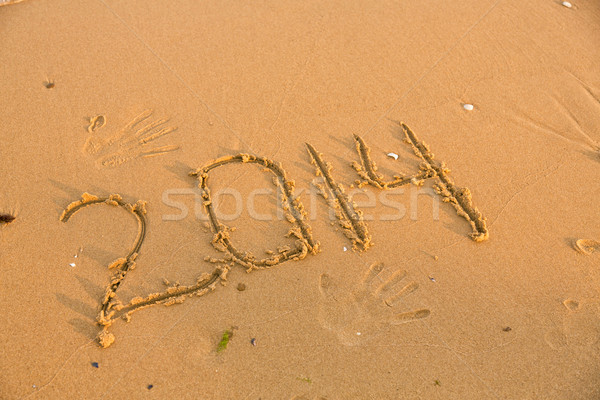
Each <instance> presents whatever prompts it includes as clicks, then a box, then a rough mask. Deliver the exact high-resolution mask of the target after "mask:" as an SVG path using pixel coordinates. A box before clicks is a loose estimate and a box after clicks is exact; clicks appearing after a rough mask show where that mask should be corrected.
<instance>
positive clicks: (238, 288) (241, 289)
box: [237, 283, 246, 292]
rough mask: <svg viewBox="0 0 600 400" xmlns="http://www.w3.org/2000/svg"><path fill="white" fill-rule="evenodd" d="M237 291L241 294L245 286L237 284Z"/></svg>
mask: <svg viewBox="0 0 600 400" xmlns="http://www.w3.org/2000/svg"><path fill="white" fill-rule="evenodd" d="M237 290H238V291H240V292H243V291H244V290H246V285H245V284H243V283H238V285H237Z"/></svg>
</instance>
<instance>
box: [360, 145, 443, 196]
mask: <svg viewBox="0 0 600 400" xmlns="http://www.w3.org/2000/svg"><path fill="white" fill-rule="evenodd" d="M354 141H355V142H356V151H357V153H358V157H359V158H360V164H358V163H357V162H353V163H352V168H354V170H355V171H356V172H357V173H358V176H360V177H361V178H362V179H364V181H357V182H356V183H357V185H358V187H362V186H364V185H372V186H375V187H376V188H379V189H393V188H396V187H399V186H402V185H406V184H409V183H413V184H415V185H420V184H421V183H422V182H423V180H424V179H427V178H431V177H432V176H433V174H432V173H431V172H430V171H420V172H419V173H417V174H415V175H413V176H404V175H403V174H400V175H394V180H393V181H390V182H384V181H383V176H382V175H381V174H380V173H379V172H377V165H376V164H375V161H373V159H372V158H371V149H369V146H367V144H366V143H365V141H364V140H363V138H361V137H360V136H358V135H354Z"/></svg>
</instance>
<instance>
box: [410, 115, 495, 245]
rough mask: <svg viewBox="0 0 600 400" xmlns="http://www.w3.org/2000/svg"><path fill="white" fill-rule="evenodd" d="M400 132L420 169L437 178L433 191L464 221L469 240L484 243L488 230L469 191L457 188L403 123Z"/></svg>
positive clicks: (426, 148) (444, 170) (429, 152)
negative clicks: (417, 158) (471, 230)
mask: <svg viewBox="0 0 600 400" xmlns="http://www.w3.org/2000/svg"><path fill="white" fill-rule="evenodd" d="M400 126H401V127H402V130H403V131H404V134H405V136H406V141H407V142H408V144H410V145H411V147H412V149H413V151H414V153H415V155H416V156H417V157H419V158H420V159H421V160H423V164H422V165H421V169H422V170H423V171H425V172H428V173H430V174H431V176H433V177H435V178H437V180H438V184H437V185H436V186H435V191H436V192H437V193H438V194H439V195H440V196H442V199H443V201H444V202H446V203H450V204H452V205H453V206H454V208H455V209H456V212H457V214H458V215H459V216H461V217H463V218H464V219H466V220H467V221H468V222H469V224H470V225H471V228H472V229H473V233H471V238H472V239H473V240H474V241H476V242H481V241H484V240H486V239H487V238H488V236H489V234H488V229H487V224H486V220H485V218H484V217H483V216H482V215H481V212H479V210H478V209H477V208H476V207H474V206H473V199H472V197H471V191H470V190H469V189H468V188H466V187H463V188H461V187H458V186H456V185H455V184H454V181H453V180H452V179H451V178H450V176H449V175H448V174H449V173H450V170H449V169H448V168H447V167H446V166H445V165H444V163H439V162H437V161H436V160H435V159H434V156H433V154H432V153H431V151H430V150H429V147H428V146H427V145H426V144H425V142H423V141H420V140H419V139H418V138H417V136H416V135H415V134H414V132H413V131H412V130H411V129H410V128H409V127H408V126H406V124H404V123H400Z"/></svg>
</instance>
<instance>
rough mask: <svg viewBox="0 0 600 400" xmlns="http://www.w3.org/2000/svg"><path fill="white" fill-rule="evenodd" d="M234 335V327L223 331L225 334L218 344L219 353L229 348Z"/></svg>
mask: <svg viewBox="0 0 600 400" xmlns="http://www.w3.org/2000/svg"><path fill="white" fill-rule="evenodd" d="M232 336H233V329H227V330H226V331H225V332H223V336H222V337H221V341H220V342H219V344H218V345H217V353H221V352H223V351H225V350H226V349H227V345H228V344H229V341H230V340H231V337H232Z"/></svg>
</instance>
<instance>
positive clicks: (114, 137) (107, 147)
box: [83, 110, 179, 167]
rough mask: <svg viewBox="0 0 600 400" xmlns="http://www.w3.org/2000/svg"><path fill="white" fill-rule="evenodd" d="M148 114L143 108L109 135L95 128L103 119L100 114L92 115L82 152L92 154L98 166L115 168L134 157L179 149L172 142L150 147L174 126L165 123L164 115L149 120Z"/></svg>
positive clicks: (166, 120)
mask: <svg viewBox="0 0 600 400" xmlns="http://www.w3.org/2000/svg"><path fill="white" fill-rule="evenodd" d="M152 113H153V111H152V110H145V111H144V112H142V113H141V114H139V115H138V116H136V117H135V118H134V119H133V120H131V122H129V123H128V124H127V125H125V126H124V127H123V128H122V129H120V130H119V131H117V132H114V133H113V134H106V133H104V132H105V130H104V129H103V130H100V129H99V128H101V127H102V126H103V125H104V123H105V121H106V120H105V117H104V116H102V115H99V116H96V117H94V118H92V119H91V120H90V126H89V127H88V132H89V133H90V134H91V136H89V137H88V139H87V140H86V142H85V145H84V147H83V149H84V151H85V152H86V153H88V154H90V155H92V156H94V157H95V159H96V162H97V163H98V165H100V166H102V167H118V166H119V165H121V164H124V163H126V162H129V161H131V160H134V159H136V158H140V157H154V156H159V155H162V154H166V153H170V152H172V151H175V150H177V149H179V146H175V145H164V146H156V147H151V146H152V145H153V144H154V141H155V140H158V139H160V138H161V137H163V136H165V135H168V134H170V133H171V132H173V131H175V130H176V129H177V128H176V127H171V126H167V123H168V122H169V119H168V118H163V119H158V120H155V121H151V120H149V118H150V117H151V116H152Z"/></svg>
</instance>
